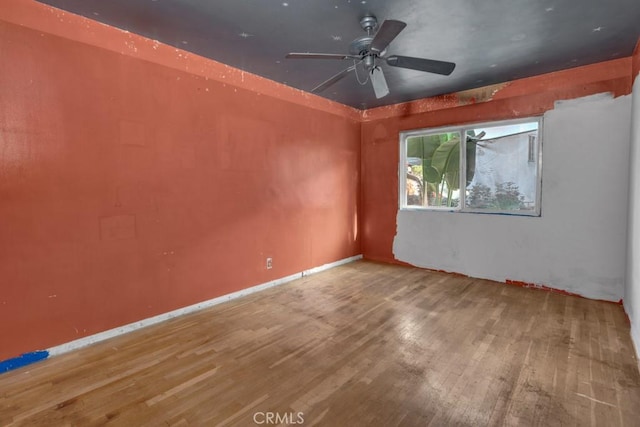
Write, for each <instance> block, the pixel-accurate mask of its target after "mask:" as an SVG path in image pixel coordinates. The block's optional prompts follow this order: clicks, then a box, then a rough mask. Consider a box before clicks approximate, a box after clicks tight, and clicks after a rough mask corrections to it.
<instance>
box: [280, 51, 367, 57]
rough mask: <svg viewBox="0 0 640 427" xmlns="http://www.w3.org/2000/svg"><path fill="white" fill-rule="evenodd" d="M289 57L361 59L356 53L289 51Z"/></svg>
mask: <svg viewBox="0 0 640 427" xmlns="http://www.w3.org/2000/svg"><path fill="white" fill-rule="evenodd" d="M285 58H288V59H360V57H359V56H356V55H343V54H340V53H296V52H291V53H288V54H287V56H286V57H285Z"/></svg>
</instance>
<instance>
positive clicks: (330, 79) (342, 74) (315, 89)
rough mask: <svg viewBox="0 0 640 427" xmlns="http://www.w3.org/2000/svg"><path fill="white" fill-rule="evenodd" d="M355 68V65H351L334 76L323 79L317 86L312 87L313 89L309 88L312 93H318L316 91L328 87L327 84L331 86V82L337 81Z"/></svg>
mask: <svg viewBox="0 0 640 427" xmlns="http://www.w3.org/2000/svg"><path fill="white" fill-rule="evenodd" d="M355 69H356V66H355V65H352V66H351V67H349V68H347V69H345V70H342V71H340V72H339V73H338V74H336V75H335V76H333V77H331V78H329V79H327V80H325V81H323V82H322V83H320V84H319V85H318V86H316V87H314V88H313V89H311V92H312V93H318V92H322V91H323V90H325V89H326V88H328V87H329V86H331V85H332V84H334V83H336V82H337V81H339V80H341V79H342V78H343V77H344V76H346V75H347V74H349V72H351V71H353V70H355Z"/></svg>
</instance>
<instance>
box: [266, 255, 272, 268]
mask: <svg viewBox="0 0 640 427" xmlns="http://www.w3.org/2000/svg"><path fill="white" fill-rule="evenodd" d="M272 268H273V258H267V270H271V269H272Z"/></svg>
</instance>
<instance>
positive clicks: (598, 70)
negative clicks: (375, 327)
mask: <svg viewBox="0 0 640 427" xmlns="http://www.w3.org/2000/svg"><path fill="white" fill-rule="evenodd" d="M630 68H631V59H630V58H624V59H619V60H615V61H609V62H604V63H599V64H595V65H589V66H585V67H579V68H574V69H570V70H565V71H560V72H556V73H550V74H545V75H541V76H537V77H531V78H527V79H522V80H516V81H512V82H509V83H504V84H499V85H494V86H490V87H485V88H479V89H474V90H470V91H465V92H461V93H457V94H451V95H443V96H439V97H435V98H429V99H422V100H418V101H414V102H410V103H406V104H398V105H392V106H388V107H380V108H376V109H371V110H367V111H365V113H364V114H363V124H362V187H361V200H362V211H363V216H362V221H361V224H360V226H361V230H362V239H363V240H362V252H363V255H364V257H365V258H368V259H373V260H379V261H384V262H394V263H395V262H399V261H397V260H396V259H395V257H394V255H393V242H394V237H395V235H396V215H397V213H398V162H399V154H400V153H399V133H400V132H401V131H404V130H411V129H421V128H429V127H439V126H446V125H454V124H461V123H473V122H483V121H492V120H505V119H511V118H517V117H529V116H536V115H542V114H543V113H544V112H545V111H548V110H551V109H552V108H553V106H554V102H555V101H557V100H563V99H572V98H578V97H583V96H587V95H591V94H595V93H601V92H611V93H612V94H613V95H614V96H620V95H625V94H628V93H629V92H630V90H631V78H630V74H629V70H630Z"/></svg>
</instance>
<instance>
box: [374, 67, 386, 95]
mask: <svg viewBox="0 0 640 427" xmlns="http://www.w3.org/2000/svg"><path fill="white" fill-rule="evenodd" d="M371 84H372V85H373V91H374V92H375V94H376V98H378V99H380V98H384V97H385V96H387V95H388V94H389V86H387V80H386V79H385V78H384V74H383V73H382V69H381V68H380V67H374V68H373V69H372V70H371Z"/></svg>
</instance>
